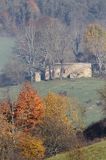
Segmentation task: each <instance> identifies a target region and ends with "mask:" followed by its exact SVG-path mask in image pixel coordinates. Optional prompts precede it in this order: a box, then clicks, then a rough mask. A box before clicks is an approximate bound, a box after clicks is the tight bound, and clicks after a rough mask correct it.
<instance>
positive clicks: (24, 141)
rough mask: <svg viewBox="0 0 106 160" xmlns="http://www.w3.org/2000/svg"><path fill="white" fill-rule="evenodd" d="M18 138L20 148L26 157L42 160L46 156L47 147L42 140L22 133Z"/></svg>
mask: <svg viewBox="0 0 106 160" xmlns="http://www.w3.org/2000/svg"><path fill="white" fill-rule="evenodd" d="M18 138H19V140H18V148H19V150H20V151H21V155H22V156H23V157H24V158H25V159H28V160H41V159H42V158H43V157H44V153H45V148H44V146H43V142H42V140H40V139H38V138H35V137H32V136H30V135H26V134H21V135H20V136H19V137H18Z"/></svg>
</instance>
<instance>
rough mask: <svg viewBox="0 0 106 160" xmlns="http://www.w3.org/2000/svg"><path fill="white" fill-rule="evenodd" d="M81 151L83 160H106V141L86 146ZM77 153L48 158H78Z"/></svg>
mask: <svg viewBox="0 0 106 160" xmlns="http://www.w3.org/2000/svg"><path fill="white" fill-rule="evenodd" d="M80 153H81V157H82V159H83V160H106V141H102V142H99V143H96V144H93V145H91V146H88V147H85V148H83V149H81V151H80ZM76 154H77V153H76ZM76 154H75V153H74V154H72V153H71V152H70V153H69V152H68V153H63V154H58V155H56V156H54V157H52V158H49V159H46V160H77V159H76V158H75V155H76ZM79 160H80V159H79Z"/></svg>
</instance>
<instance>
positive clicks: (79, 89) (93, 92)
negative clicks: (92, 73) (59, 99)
mask: <svg viewBox="0 0 106 160" xmlns="http://www.w3.org/2000/svg"><path fill="white" fill-rule="evenodd" d="M104 83H105V82H104V80H101V79H94V78H90V79H77V80H74V81H71V80H63V81H60V80H54V81H47V82H46V81H42V82H36V83H33V86H34V88H36V89H37V91H38V93H39V95H40V96H42V97H43V96H45V95H47V93H48V92H56V93H58V92H63V91H66V92H67V94H68V96H69V97H75V98H76V100H77V101H78V102H79V103H80V105H81V107H82V106H83V107H85V108H86V112H85V116H84V123H85V125H89V124H91V123H92V122H95V121H98V120H100V119H102V118H103V114H102V108H101V106H99V105H97V103H98V101H99V94H98V90H100V89H101V88H102V87H103V86H104ZM20 88H21V85H19V86H12V87H10V95H11V97H12V99H16V97H17V95H18V93H19V90H20ZM6 90H7V87H4V88H0V99H2V98H4V97H5V96H6Z"/></svg>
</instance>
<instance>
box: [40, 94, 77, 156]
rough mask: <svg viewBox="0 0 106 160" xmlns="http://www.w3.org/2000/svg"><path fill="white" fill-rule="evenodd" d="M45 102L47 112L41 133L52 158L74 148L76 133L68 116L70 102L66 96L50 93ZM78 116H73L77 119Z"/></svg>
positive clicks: (41, 126) (47, 153)
mask: <svg viewBox="0 0 106 160" xmlns="http://www.w3.org/2000/svg"><path fill="white" fill-rule="evenodd" d="M44 102H45V107H46V111H45V116H44V120H43V124H41V125H40V133H41V135H42V137H44V145H45V147H46V156H52V155H55V154H57V153H59V152H61V151H65V150H68V149H70V148H71V147H72V148H73V147H74V145H75V144H74V143H75V137H76V135H75V133H76V131H75V129H74V125H73V122H72V121H70V120H69V117H68V115H67V114H68V109H69V108H68V107H69V101H68V99H67V98H66V97H65V96H60V95H57V94H54V93H49V94H48V95H47V97H45V98H44ZM73 112H74V111H73ZM76 114H77V113H76ZM76 114H75V112H74V113H73V115H72V116H75V119H76V117H77V116H76Z"/></svg>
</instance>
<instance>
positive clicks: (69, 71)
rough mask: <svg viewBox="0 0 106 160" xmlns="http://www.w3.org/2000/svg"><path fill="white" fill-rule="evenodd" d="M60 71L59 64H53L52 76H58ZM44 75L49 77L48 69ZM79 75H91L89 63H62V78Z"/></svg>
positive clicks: (77, 76)
mask: <svg viewBox="0 0 106 160" xmlns="http://www.w3.org/2000/svg"><path fill="white" fill-rule="evenodd" d="M60 71H61V65H60V64H55V66H54V70H53V71H52V70H51V72H53V78H54V79H56V78H59V77H60ZM45 75H47V77H46V76H45V77H46V78H47V79H46V80H48V79H49V72H48V69H47V70H46V73H45ZM81 77H86V78H87V77H92V66H91V64H90V63H69V64H68V63H67V64H64V65H63V78H81Z"/></svg>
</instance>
